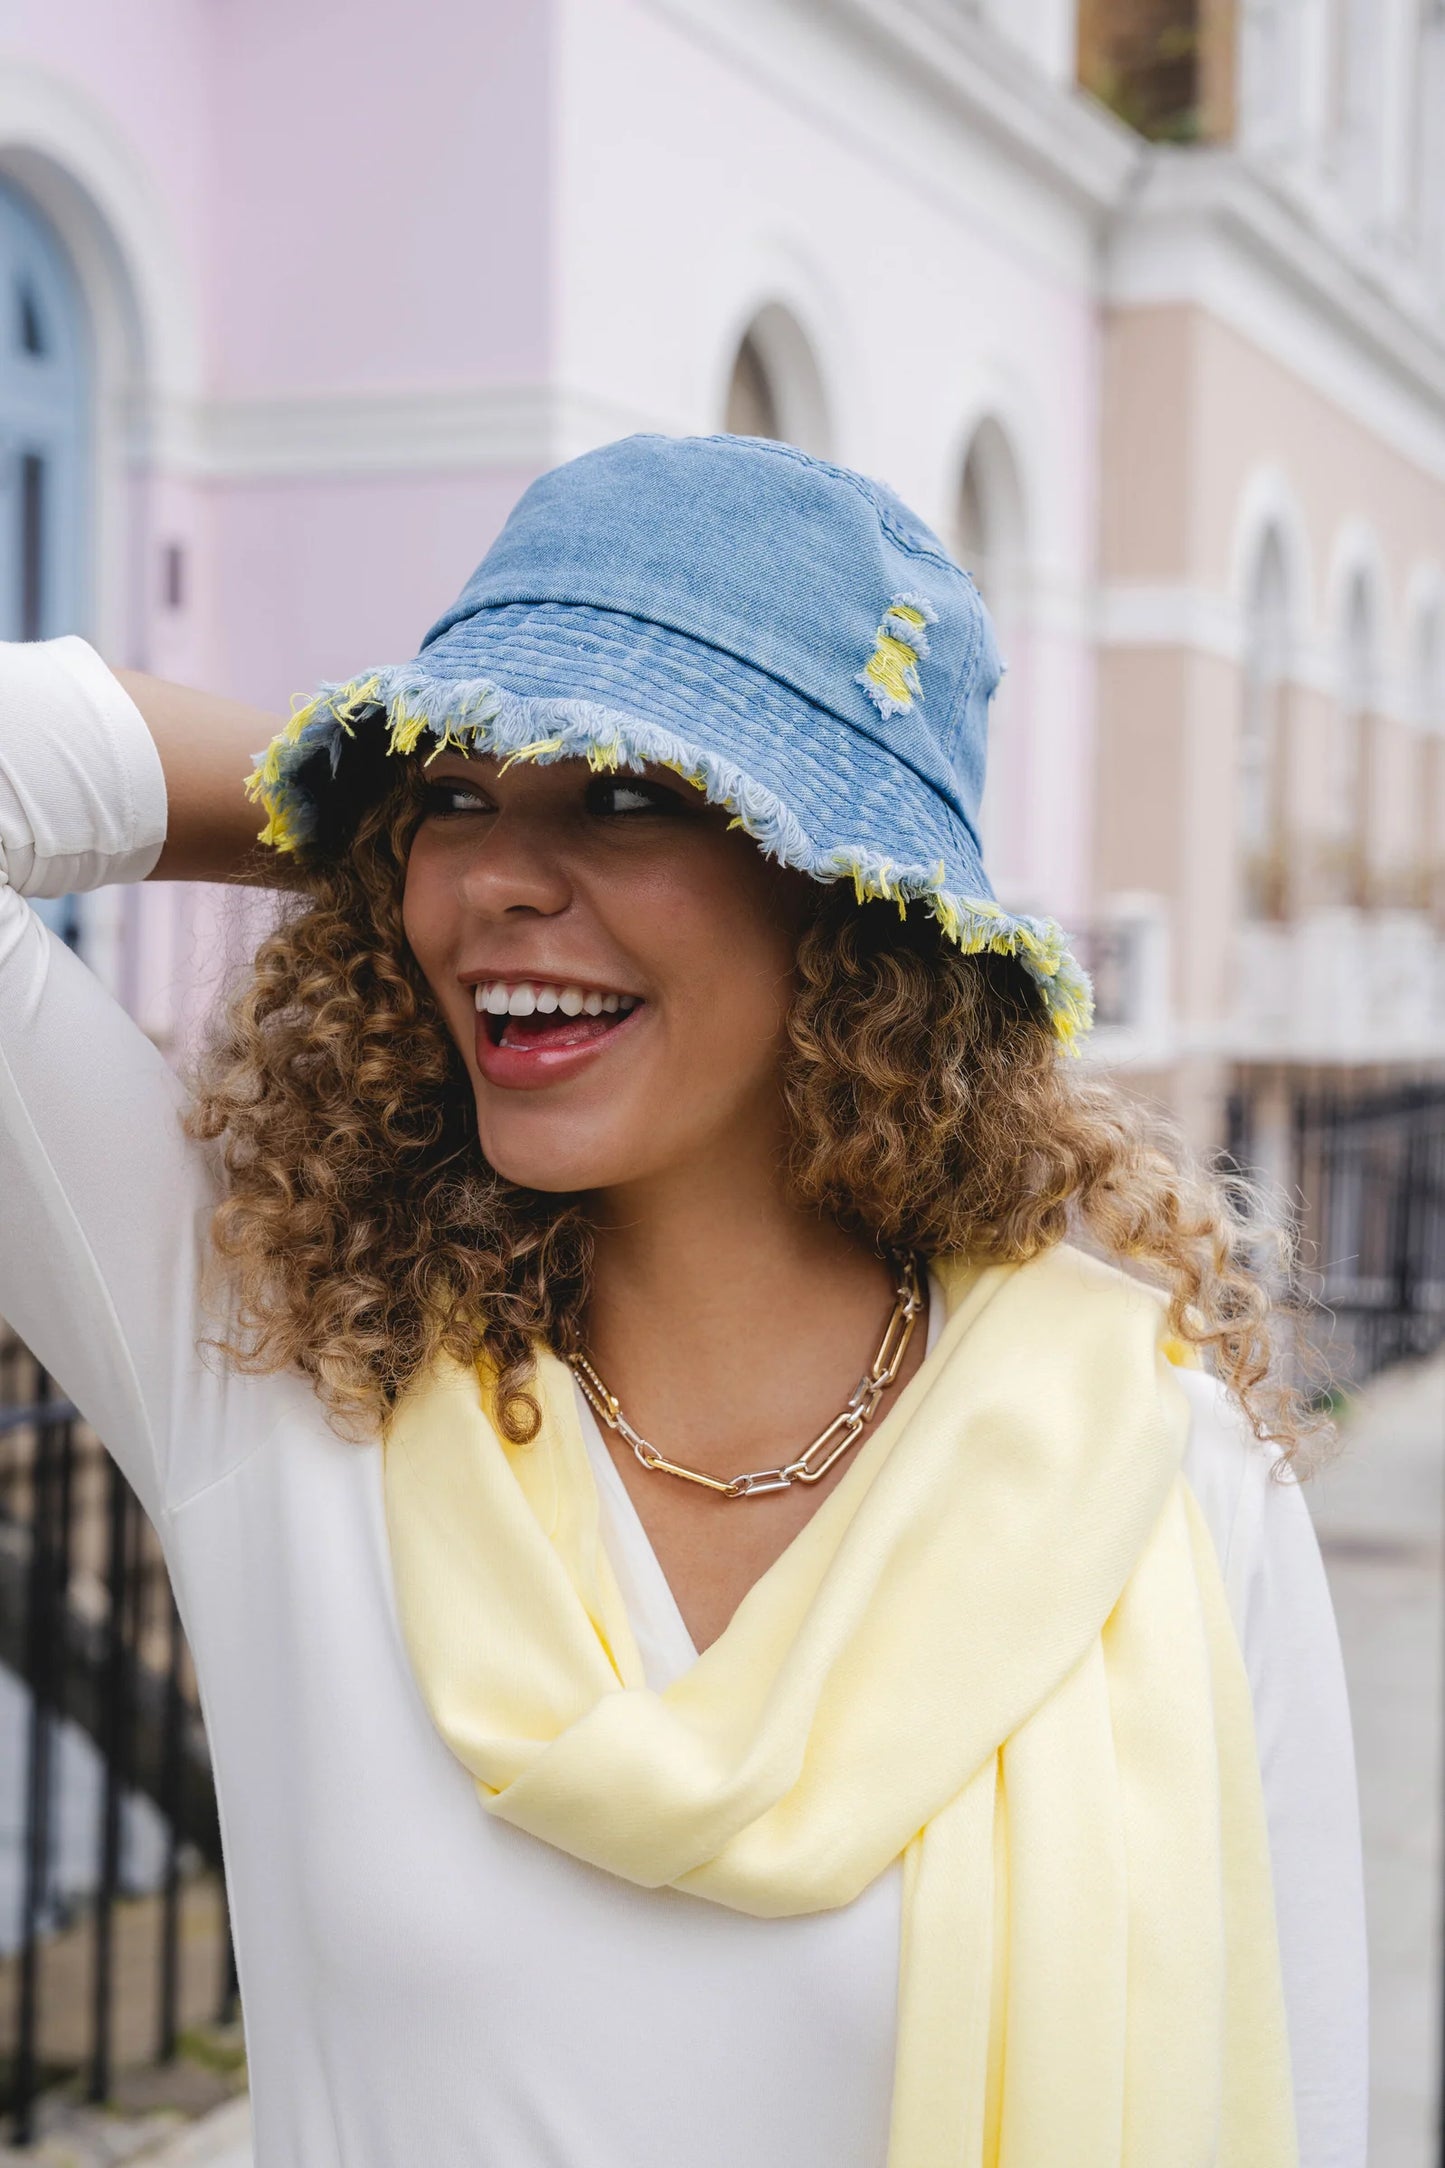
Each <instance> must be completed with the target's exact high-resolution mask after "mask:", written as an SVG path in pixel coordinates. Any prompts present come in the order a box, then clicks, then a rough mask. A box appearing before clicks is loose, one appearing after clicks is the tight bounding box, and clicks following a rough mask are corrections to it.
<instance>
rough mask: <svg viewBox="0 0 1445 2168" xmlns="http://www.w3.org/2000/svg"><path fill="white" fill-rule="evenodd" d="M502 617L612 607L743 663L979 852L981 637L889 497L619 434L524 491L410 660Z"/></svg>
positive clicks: (943, 571)
mask: <svg viewBox="0 0 1445 2168" xmlns="http://www.w3.org/2000/svg"><path fill="white" fill-rule="evenodd" d="M515 603H563V604H583V605H588V606H590V607H592V608H595V609H606V610H616V611H620V612H624V613H626V614H627V615H629V616H633V617H638V618H642V619H646V620H649V621H651V622H652V623H654V624H659V625H664V626H667V627H668V628H670V629H671V630H673V631H676V632H681V633H685V634H687V635H689V636H690V637H691V638H693V639H696V640H701V641H704V642H706V643H707V644H708V645H710V646H713V647H717V648H720V649H722V650H724V651H725V652H727V653H729V654H731V655H734V656H737V657H738V658H739V659H740V660H742V661H744V662H746V663H749V664H751V665H752V666H753V667H754V668H756V669H759V670H764V671H766V672H768V674H769V675H770V676H772V677H774V678H776V679H778V680H779V681H780V682H781V683H783V684H785V685H787V686H789V687H791V688H792V690H793V691H795V692H798V693H801V694H802V695H803V696H804V697H805V698H806V699H808V700H811V701H813V702H814V703H816V704H817V705H818V706H819V707H823V708H826V709H829V710H831V711H832V713H833V714H835V715H837V716H839V717H840V718H841V719H842V720H843V721H845V722H846V723H847V724H848V725H849V726H850V728H851V729H854V730H857V731H860V732H862V733H864V734H866V735H868V736H871V737H872V738H874V739H875V741H877V742H878V743H880V744H882V745H884V746H886V747H887V749H888V750H889V751H890V752H891V753H892V754H893V755H894V756H895V757H898V758H901V759H904V760H906V761H907V762H908V764H909V766H910V767H911V768H912V769H913V770H914V771H915V773H917V774H918V776H919V777H920V779H921V780H923V781H924V782H926V783H927V784H928V785H929V786H930V787H931V788H932V789H933V790H935V791H937V792H938V793H939V794H940V796H942V797H943V798H944V799H945V800H947V801H948V803H949V804H950V805H951V807H952V808H953V810H954V812H955V813H956V814H957V815H958V816H959V817H961V818H962V819H963V820H964V821H965V822H966V824H967V826H968V827H969V829H970V830H971V831H972V832H973V834H974V836H975V839H976V838H977V831H978V807H979V801H980V798H981V796H982V792H983V781H984V768H985V756H986V745H987V709H988V702H989V698H990V696H991V695H992V693H993V690H994V687H995V685H996V684H997V681H998V677H999V674H1000V665H999V661H998V654H997V648H996V646H995V642H994V638H993V633H992V628H991V626H990V624H989V621H988V615H987V612H986V610H985V608H984V605H983V602H982V599H981V597H980V596H979V594H978V590H977V589H976V587H975V586H974V584H973V582H972V580H971V579H970V578H969V576H968V574H967V573H966V572H965V571H964V570H963V569H962V568H961V567H960V566H959V565H957V564H955V563H954V561H953V560H952V559H951V558H950V557H949V555H948V553H947V551H946V550H945V549H944V547H943V544H942V543H941V542H940V541H939V539H938V537H937V536H936V535H935V534H934V533H933V532H932V531H931V529H929V528H928V527H927V526H925V524H924V523H923V521H922V520H920V519H919V518H918V517H917V515H916V514H915V513H913V512H912V511H910V509H909V508H908V506H907V505H905V504H904V503H903V502H902V500H901V499H900V498H898V497H896V496H895V495H894V493H893V492H892V491H891V490H889V489H888V488H886V487H885V486H884V485H883V484H881V483H878V482H875V481H872V480H870V479H869V478H868V477H866V476H863V475H859V474H855V473H853V472H851V471H850V470H848V469H846V468H842V467H835V466H832V465H830V464H829V463H828V462H827V461H825V460H820V459H815V458H812V457H811V456H810V455H809V454H807V453H805V452H800V451H798V450H796V449H795V448H794V447H793V446H791V445H783V444H777V443H774V442H773V441H772V440H771V439H768V438H762V437H741V436H730V435H715V436H699V437H668V436H661V435H652V434H638V435H634V436H630V437H623V438H620V439H619V440H617V441H616V442H614V443H611V444H605V445H602V446H600V447H599V448H598V449H597V450H595V451H591V452H584V453H583V454H581V455H580V456H579V457H578V458H576V459H572V460H568V461H567V462H566V463H565V464H563V465H562V466H560V467H554V468H552V469H551V470H550V471H549V472H548V473H546V474H543V475H541V476H539V477H538V479H537V480H536V481H534V482H533V483H532V484H531V485H530V487H529V488H528V489H526V490H525V491H524V492H523V494H522V496H521V497H520V498H519V499H518V501H517V503H516V505H515V506H514V507H513V509H512V512H511V514H510V516H509V518H508V520H507V522H506V524H505V526H504V527H503V528H502V531H501V533H500V534H499V535H498V536H497V538H496V540H495V541H494V542H493V544H492V546H491V548H490V549H489V550H488V552H487V554H486V556H485V557H484V558H483V560H482V562H481V564H480V565H479V566H478V567H477V569H476V571H475V572H474V573H473V574H472V577H471V578H470V580H468V582H467V584H466V587H465V588H464V589H463V591H462V593H461V595H460V597H459V598H458V600H457V602H456V603H455V604H454V605H453V607H452V608H451V609H450V610H448V611H447V612H446V613H445V615H444V616H442V617H441V618H439V619H438V620H437V622H436V623H435V624H434V625H433V626H432V627H431V629H430V631H429V632H428V633H427V635H426V638H425V640H424V641H423V643H422V651H423V653H425V650H426V649H427V648H428V647H430V646H431V645H432V643H433V642H435V641H436V640H438V639H440V638H441V636H442V635H443V634H444V633H446V632H448V631H450V630H451V629H452V627H454V626H456V625H458V624H460V623H462V622H463V621H464V620H466V619H467V618H470V617H473V616H475V615H476V614H477V613H478V612H479V611H483V610H490V609H497V608H502V607H505V606H507V605H509V604H515ZM899 603H901V604H902V606H903V616H902V617H901V618H890V616H889V613H890V611H891V610H893V608H894V606H895V604H899ZM885 619H888V620H889V622H888V625H887V626H886V627H885ZM915 619H916V630H915V629H914V623H915ZM840 780H843V781H846V779H840Z"/></svg>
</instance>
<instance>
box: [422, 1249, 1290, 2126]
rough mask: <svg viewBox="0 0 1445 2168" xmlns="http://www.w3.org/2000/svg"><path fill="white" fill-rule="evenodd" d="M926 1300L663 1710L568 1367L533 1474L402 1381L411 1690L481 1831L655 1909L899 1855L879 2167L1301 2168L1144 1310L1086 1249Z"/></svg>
mask: <svg viewBox="0 0 1445 2168" xmlns="http://www.w3.org/2000/svg"><path fill="white" fill-rule="evenodd" d="M935 1270H936V1271H937V1272H938V1274H939V1277H940V1280H941V1282H942V1285H943V1286H944V1289H945V1291H946V1295H947V1300H948V1309H949V1316H948V1322H947V1324H946V1325H945V1327H944V1329H943V1332H942V1335H941V1337H940V1339H939V1341H938V1344H937V1345H936V1347H935V1348H934V1350H933V1352H932V1353H931V1354H930V1355H929V1356H928V1358H927V1360H926V1361H925V1362H924V1364H923V1365H922V1367H921V1368H920V1370H919V1371H918V1373H917V1375H916V1376H915V1377H914V1378H913V1380H912V1381H911V1382H910V1384H909V1385H908V1386H907V1387H906V1388H905V1390H904V1392H903V1393H902V1394H901V1395H900V1396H899V1399H898V1402H897V1404H896V1406H895V1407H894V1409H893V1410H892V1412H891V1414H890V1415H889V1416H888V1417H887V1418H886V1419H885V1420H884V1421H883V1422H882V1423H881V1425H880V1426H879V1428H878V1429H877V1431H876V1432H875V1433H874V1434H873V1435H872V1436H871V1437H869V1438H867V1439H866V1441H865V1442H864V1444H863V1445H862V1446H861V1447H859V1448H858V1449H857V1450H856V1455H855V1458H854V1460H853V1463H852V1465H851V1467H849V1468H848V1469H847V1472H846V1473H845V1474H844V1475H843V1477H842V1478H841V1480H840V1481H838V1482H837V1484H836V1485H835V1487H834V1488H833V1489H832V1491H831V1492H830V1493H829V1494H828V1495H827V1496H826V1497H825V1498H824V1499H823V1501H822V1504H821V1505H820V1507H819V1508H818V1510H817V1512H816V1513H815V1514H814V1516H813V1518H812V1519H811V1520H810V1521H809V1522H808V1524H807V1526H806V1527H805V1528H804V1529H803V1530H802V1531H801V1533H800V1534H799V1535H798V1536H797V1537H796V1538H795V1539H794V1540H793V1542H792V1543H791V1544H789V1546H788V1548H787V1549H786V1551H785V1552H784V1553H783V1555H782V1556H781V1557H780V1558H779V1559H778V1560H777V1562H776V1563H775V1564H774V1565H773V1566H772V1567H771V1568H770V1569H769V1570H768V1571H767V1572H766V1573H765V1574H764V1575H763V1577H762V1579H761V1580H760V1581H759V1582H758V1583H757V1584H756V1585H755V1586H754V1587H753V1588H752V1589H751V1590H750V1591H749V1593H748V1595H747V1596H746V1597H745V1598H744V1600H743V1602H742V1604H741V1605H740V1606H739V1607H738V1610H737V1612H736V1613H735V1615H734V1617H733V1619H732V1620H731V1622H730V1623H729V1625H728V1627H727V1629H726V1631H725V1632H724V1633H723V1634H722V1635H721V1636H720V1637H719V1639H718V1640H717V1641H715V1642H714V1643H713V1644H712V1646H711V1647H710V1648H708V1649H706V1650H705V1651H704V1652H703V1654H702V1656H701V1657H700V1658H699V1659H698V1661H697V1662H696V1664H694V1665H693V1666H692V1667H691V1668H690V1669H689V1670H688V1671H686V1672H685V1673H684V1674H683V1675H682V1676H681V1677H680V1678H678V1679H677V1680H675V1681H674V1683H673V1684H672V1685H671V1686H669V1687H668V1688H667V1690H666V1691H665V1692H663V1693H661V1694H658V1693H654V1692H653V1691H652V1690H651V1689H649V1688H648V1686H647V1685H646V1684H645V1682H644V1678H643V1669H642V1663H641V1660H640V1658H639V1655H638V1651H637V1645H636V1642H635V1640H634V1638H633V1634H632V1630H631V1627H630V1625H629V1623H628V1619H627V1615H626V1612H625V1610H624V1607H623V1603H622V1598H621V1595H620V1593H619V1590H618V1587H617V1584H616V1581H615V1580H614V1577H613V1574H612V1571H611V1568H610V1566H609V1563H608V1560H607V1557H606V1555H605V1552H604V1550H603V1547H602V1544H601V1542H600V1540H599V1533H598V1501H597V1493H596V1488H595V1485H594V1481H593V1477H592V1472H591V1468H590V1465H589V1462H588V1459H587V1449H586V1445H585V1442H584V1440H583V1437H582V1433H581V1429H580V1426H579V1423H578V1420H577V1414H576V1408H575V1403H574V1400H573V1392H572V1382H571V1375H570V1372H569V1371H568V1370H567V1369H566V1367H565V1366H564V1365H563V1364H562V1363H560V1362H559V1361H558V1360H557V1359H556V1358H555V1357H553V1356H551V1355H548V1354H543V1355H542V1357H541V1358H540V1371H539V1378H540V1390H541V1395H542V1401H543V1409H544V1426H543V1430H542V1433H541V1436H540V1437H539V1438H538V1440H537V1441H536V1442H535V1443H534V1444H533V1445H531V1446H527V1447H516V1446H511V1445H508V1444H506V1443H505V1442H503V1441H502V1439H501V1438H500V1437H499V1435H498V1433H497V1432H496V1430H495V1429H494V1428H493V1427H492V1425H491V1423H490V1422H489V1420H488V1419H487V1417H486V1414H485V1412H484V1409H483V1403H482V1397H481V1392H480V1390H479V1386H478V1380H477V1377H476V1375H475V1373H474V1372H472V1371H471V1370H468V1369H465V1368H462V1367H460V1366H455V1365H447V1366H445V1367H444V1368H443V1369H441V1370H440V1371H438V1372H436V1373H434V1374H433V1375H432V1376H431V1377H430V1378H429V1379H427V1380H426V1381H425V1382H424V1383H423V1384H421V1385H419V1386H418V1387H416V1388H414V1389H413V1391H412V1392H411V1393H410V1394H408V1395H407V1396H406V1398H405V1399H404V1400H403V1401H402V1403H401V1404H400V1405H399V1407H398V1409H397V1411H396V1413H395V1415H394V1417H393V1420H392V1423H391V1425H390V1427H389V1432H388V1436H387V1440H386V1449H385V1484H386V1507H387V1521H388V1528H389V1533H390V1543H391V1554H392V1560H393V1567H394V1572H395V1579H396V1589H397V1597H398V1603H399V1608H400V1616H401V1621H402V1627H403V1630H404V1633H405V1636H406V1640H407V1645H408V1648H409V1651H410V1655H411V1660H412V1664H413V1667H414V1670H415V1674H416V1677H417V1680H418V1682H419V1684H420V1687H421V1691H422V1693H423V1694H424V1696H425V1698H426V1701H427V1704H428V1706H429V1708H430V1710H431V1713H432V1716H433V1718H434V1720H435V1722H436V1724H437V1725H438V1727H439V1729H440V1731H441V1733H442V1736H443V1737H444V1738H445V1740H446V1741H447V1743H448V1745H449V1746H450V1747H451V1749H452V1751H453V1752H454V1753H455V1754H456V1755H457V1756H458V1757H459V1759H460V1760H461V1761H462V1763H463V1764H464V1765H465V1767H466V1768H467V1769H469V1770H470V1771H471V1773H472V1775H473V1777H474V1778H475V1780H476V1784H477V1789H478V1791H479V1793H480V1795H481V1798H482V1802H483V1804H484V1805H485V1807H486V1808H487V1810H488V1811H489V1812H490V1813H492V1814H495V1815H497V1816H499V1817H500V1818H501V1819H502V1820H504V1821H508V1822H512V1823H514V1824H516V1825H517V1826H518V1827H519V1828H521V1829H526V1830H529V1831H531V1832H532V1834H533V1835H535V1836H537V1837H541V1838H543V1839H545V1840H546V1842H547V1843H549V1844H554V1845H558V1846H560V1847H561V1849H562V1850H563V1851H566V1852H570V1853H572V1854H574V1855H575V1856H576V1857H578V1858H580V1859H586V1860H591V1861H592V1862H594V1863H595V1864H596V1865H597V1866H600V1867H604V1868H607V1869H609V1870H610V1871H611V1872H612V1873H613V1874H618V1875H623V1876H626V1877H627V1879H628V1880H630V1881H633V1882H638V1883H641V1884H643V1885H644V1886H645V1887H648V1888H653V1887H657V1886H659V1885H661V1884H664V1883H670V1884H671V1885H673V1886H674V1887H675V1888H678V1889H683V1890H689V1891H691V1892H693V1893H694V1894H695V1895H696V1896H698V1897H699V1898H707V1899H710V1900H712V1901H713V1902H714V1903H716V1904H724V1905H730V1906H733V1907H735V1908H736V1909H737V1910H739V1911H742V1912H751V1913H755V1914H758V1915H762V1916H775V1915H780V1914H788V1913H799V1912H815V1911H821V1910H825V1909H827V1908H828V1907H830V1906H834V1905H844V1904H847V1903H848V1902H849V1901H850V1899H852V1898H853V1897H855V1896H857V1894H858V1893H859V1891H860V1890H862V1889H863V1888H864V1887H865V1886H866V1885H867V1884H868V1883H869V1882H871V1881H872V1880H873V1878H874V1877H875V1876H876V1875H878V1874H880V1873H882V1871H883V1870H884V1869H885V1868H886V1867H887V1866H888V1865H889V1864H890V1862H892V1861H893V1860H895V1859H897V1858H898V1857H899V1855H900V1854H902V1856H903V1860H904V1913H903V1919H904V1925H903V1947H902V1952H901V1973H900V1987H899V2013H898V2039H897V2057H896V2076H895V2081H894V2101H893V2123H892V2136H891V2141H890V2146H889V2154H888V2164H889V2168H981V2164H984V2163H988V2164H991V2168H992V2164H997V2168H1121V2164H1128V2168H1290V2164H1292V2163H1294V2162H1295V2160H1296V2151H1295V2139H1294V2127H1293V2111H1292V2104H1291V2094H1290V2076H1289V2056H1288V2046H1287V2040H1286V2034H1285V2023H1284V2011H1283V2002H1282V1996H1281V1990H1280V1978H1279V1953H1278V1946H1277V1939H1276V1931H1275V1920H1274V1906H1273V1896H1272V1890H1271V1883H1270V1870H1269V1854H1268V1850H1267V1844H1266V1833H1265V1823H1264V1811H1263V1803H1262V1798H1261V1792H1260V1781H1259V1770H1258V1763H1257V1759H1256V1752H1255V1743H1254V1733H1253V1723H1252V1717H1251V1710H1250V1697H1249V1687H1248V1682H1247V1679H1246V1677H1245V1672H1244V1666H1243V1661H1242V1658H1241V1655H1240V1650H1239V1645H1238V1642H1237V1640H1236V1638H1235V1634H1234V1630H1233V1626H1232V1623H1231V1620H1230V1616H1229V1612H1228V1610H1227V1608H1226V1603H1225V1596H1224V1590H1223V1586H1222V1583H1221V1578H1220V1572H1219V1565H1218V1561H1217V1558H1216V1555H1215V1551H1214V1546H1213V1543H1212V1541H1211V1538H1210V1535H1209V1531H1208V1528H1207V1527H1206V1525H1205V1524H1204V1522H1203V1520H1202V1517H1201V1515H1200V1512H1199V1509H1198V1506H1197V1505H1196V1503H1195V1501H1194V1498H1193V1496H1192V1494H1191V1492H1190V1490H1189V1488H1188V1486H1187V1484H1186V1483H1185V1481H1184V1479H1183V1477H1182V1475H1181V1474H1180V1472H1179V1470H1180V1460H1181V1455H1182V1452H1183V1448H1184V1442H1185V1437H1186V1432H1187V1427H1188V1407H1187V1403H1186V1401H1185V1397H1184V1394H1183V1392H1182V1390H1181V1388H1180V1386H1179V1383H1178V1380H1177V1378H1176V1377H1175V1376H1174V1374H1173V1371H1172V1370H1171V1367H1170V1362H1169V1359H1168V1354H1167V1352H1166V1340H1165V1324H1164V1312H1163V1306H1162V1304H1161V1303H1160V1302H1159V1300H1158V1298H1157V1297H1155V1296H1154V1295H1153V1294H1152V1293H1150V1292H1149V1291H1148V1290H1147V1289H1145V1288H1143V1287H1141V1286H1140V1285H1139V1284H1138V1283H1137V1282H1135V1281H1133V1280H1131V1279H1129V1278H1128V1277H1127V1276H1126V1275H1124V1274H1123V1273H1121V1272H1119V1271H1117V1270H1115V1269H1114V1268H1112V1267H1110V1266H1108V1265H1104V1264H1100V1263H1098V1262H1096V1261H1095V1260H1093V1259H1091V1258H1089V1257H1087V1256H1086V1255H1085V1254H1084V1253H1083V1252H1081V1251H1079V1250H1077V1249H1075V1248H1073V1247H1071V1246H1068V1245H1060V1246H1059V1247H1057V1248H1055V1249H1053V1250H1051V1251H1049V1252H1047V1253H1046V1254H1045V1255H1043V1256H1041V1257H1039V1258H1036V1259H1034V1260H1033V1261H1032V1262H1030V1263H1029V1264H1027V1265H1023V1266H1013V1265H1003V1266H988V1267H985V1268H982V1269H979V1268H977V1267H970V1266H968V1265H966V1264H964V1263H962V1262H958V1261H950V1260H947V1259H945V1260H943V1261H941V1263H939V1264H937V1265H936V1266H935ZM737 1510H738V1511H739V1512H746V1511H747V1510H748V1509H747V1507H746V1506H744V1505H740V1506H739V1507H738V1508H737Z"/></svg>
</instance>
